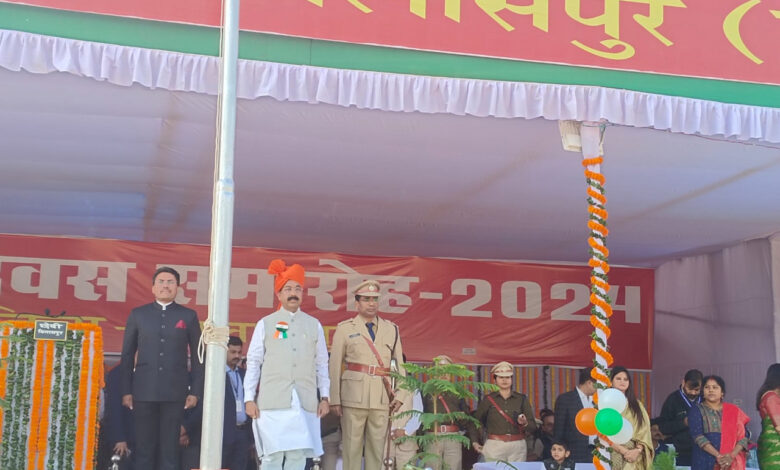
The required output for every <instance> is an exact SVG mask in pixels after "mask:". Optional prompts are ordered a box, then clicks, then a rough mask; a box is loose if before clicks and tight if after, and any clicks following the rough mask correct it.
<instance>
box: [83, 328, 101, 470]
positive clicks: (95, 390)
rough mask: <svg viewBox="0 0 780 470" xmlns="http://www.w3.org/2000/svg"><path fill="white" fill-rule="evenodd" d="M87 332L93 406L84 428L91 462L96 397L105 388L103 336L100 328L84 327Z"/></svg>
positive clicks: (94, 433)
mask: <svg viewBox="0 0 780 470" xmlns="http://www.w3.org/2000/svg"><path fill="white" fill-rule="evenodd" d="M88 331H91V332H92V333H93V337H92V364H91V367H90V381H89V384H90V386H91V388H92V390H91V393H90V397H91V402H92V403H93V404H94V406H90V407H89V414H88V417H87V421H86V422H85V427H86V430H87V436H86V438H87V454H86V455H87V459H88V460H87V462H92V457H93V456H94V455H95V451H96V449H97V435H98V430H99V426H100V424H99V422H98V419H97V417H98V416H97V415H98V409H97V405H98V396H99V394H100V389H102V388H103V387H104V386H105V383H104V379H103V377H104V374H103V335H102V334H101V333H102V332H101V330H100V327H98V326H95V325H90V324H85V325H84V334H85V335H86V334H87V332H88Z"/></svg>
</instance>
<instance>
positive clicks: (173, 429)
mask: <svg viewBox="0 0 780 470" xmlns="http://www.w3.org/2000/svg"><path fill="white" fill-rule="evenodd" d="M183 413H184V401H135V402H133V416H134V421H135V449H134V451H135V452H134V453H135V468H138V469H148V470H179V431H180V427H181V422H182V415H183Z"/></svg>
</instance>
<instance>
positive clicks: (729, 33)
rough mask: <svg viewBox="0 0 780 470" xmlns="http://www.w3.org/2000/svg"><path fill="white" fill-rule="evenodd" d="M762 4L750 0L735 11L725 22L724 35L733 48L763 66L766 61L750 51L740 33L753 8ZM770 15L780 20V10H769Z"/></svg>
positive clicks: (727, 16)
mask: <svg viewBox="0 0 780 470" xmlns="http://www.w3.org/2000/svg"><path fill="white" fill-rule="evenodd" d="M759 3H761V0H749V1H747V2H745V3H743V4H741V5H739V6H738V7H736V8H735V9H733V10H732V11H731V12H730V13H729V14H728V15H726V19H725V20H723V34H724V35H726V39H728V40H729V42H730V43H731V45H732V46H734V48H735V49H736V50H738V51H739V52H740V54H742V55H744V56H745V57H747V58H748V59H750V60H752V61H753V62H754V63H756V64H759V65H760V64H763V63H764V61H763V60H761V59H759V58H758V56H756V55H755V54H754V53H753V52H752V51H751V50H750V49H748V47H747V45H746V44H745V41H744V40H743V39H742V33H741V32H740V25H741V24H742V18H744V16H745V15H746V14H747V12H748V11H750V10H751V9H752V8H753V7H755V6H756V5H758V4H759ZM769 13H770V14H771V15H772V16H774V17H775V18H776V19H780V10H769Z"/></svg>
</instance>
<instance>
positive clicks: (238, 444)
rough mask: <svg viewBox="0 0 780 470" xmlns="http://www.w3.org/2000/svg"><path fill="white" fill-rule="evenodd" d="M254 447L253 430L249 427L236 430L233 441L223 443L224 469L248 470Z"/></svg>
mask: <svg viewBox="0 0 780 470" xmlns="http://www.w3.org/2000/svg"><path fill="white" fill-rule="evenodd" d="M253 445H254V437H253V436H252V429H251V428H250V427H249V426H245V427H243V428H236V432H235V434H234V436H233V440H232V441H231V442H225V443H223V446H222V468H227V469H229V470H246V467H247V464H248V462H249V456H250V454H251V449H252V446H253Z"/></svg>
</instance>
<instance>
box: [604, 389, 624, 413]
mask: <svg viewBox="0 0 780 470" xmlns="http://www.w3.org/2000/svg"><path fill="white" fill-rule="evenodd" d="M627 405H628V400H626V396H625V395H623V392H621V391H620V390H618V389H616V388H608V389H606V390H599V409H600V410H603V409H604V408H612V409H613V410H615V411H617V412H618V413H622V412H623V410H625V409H626V406H627Z"/></svg>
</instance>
